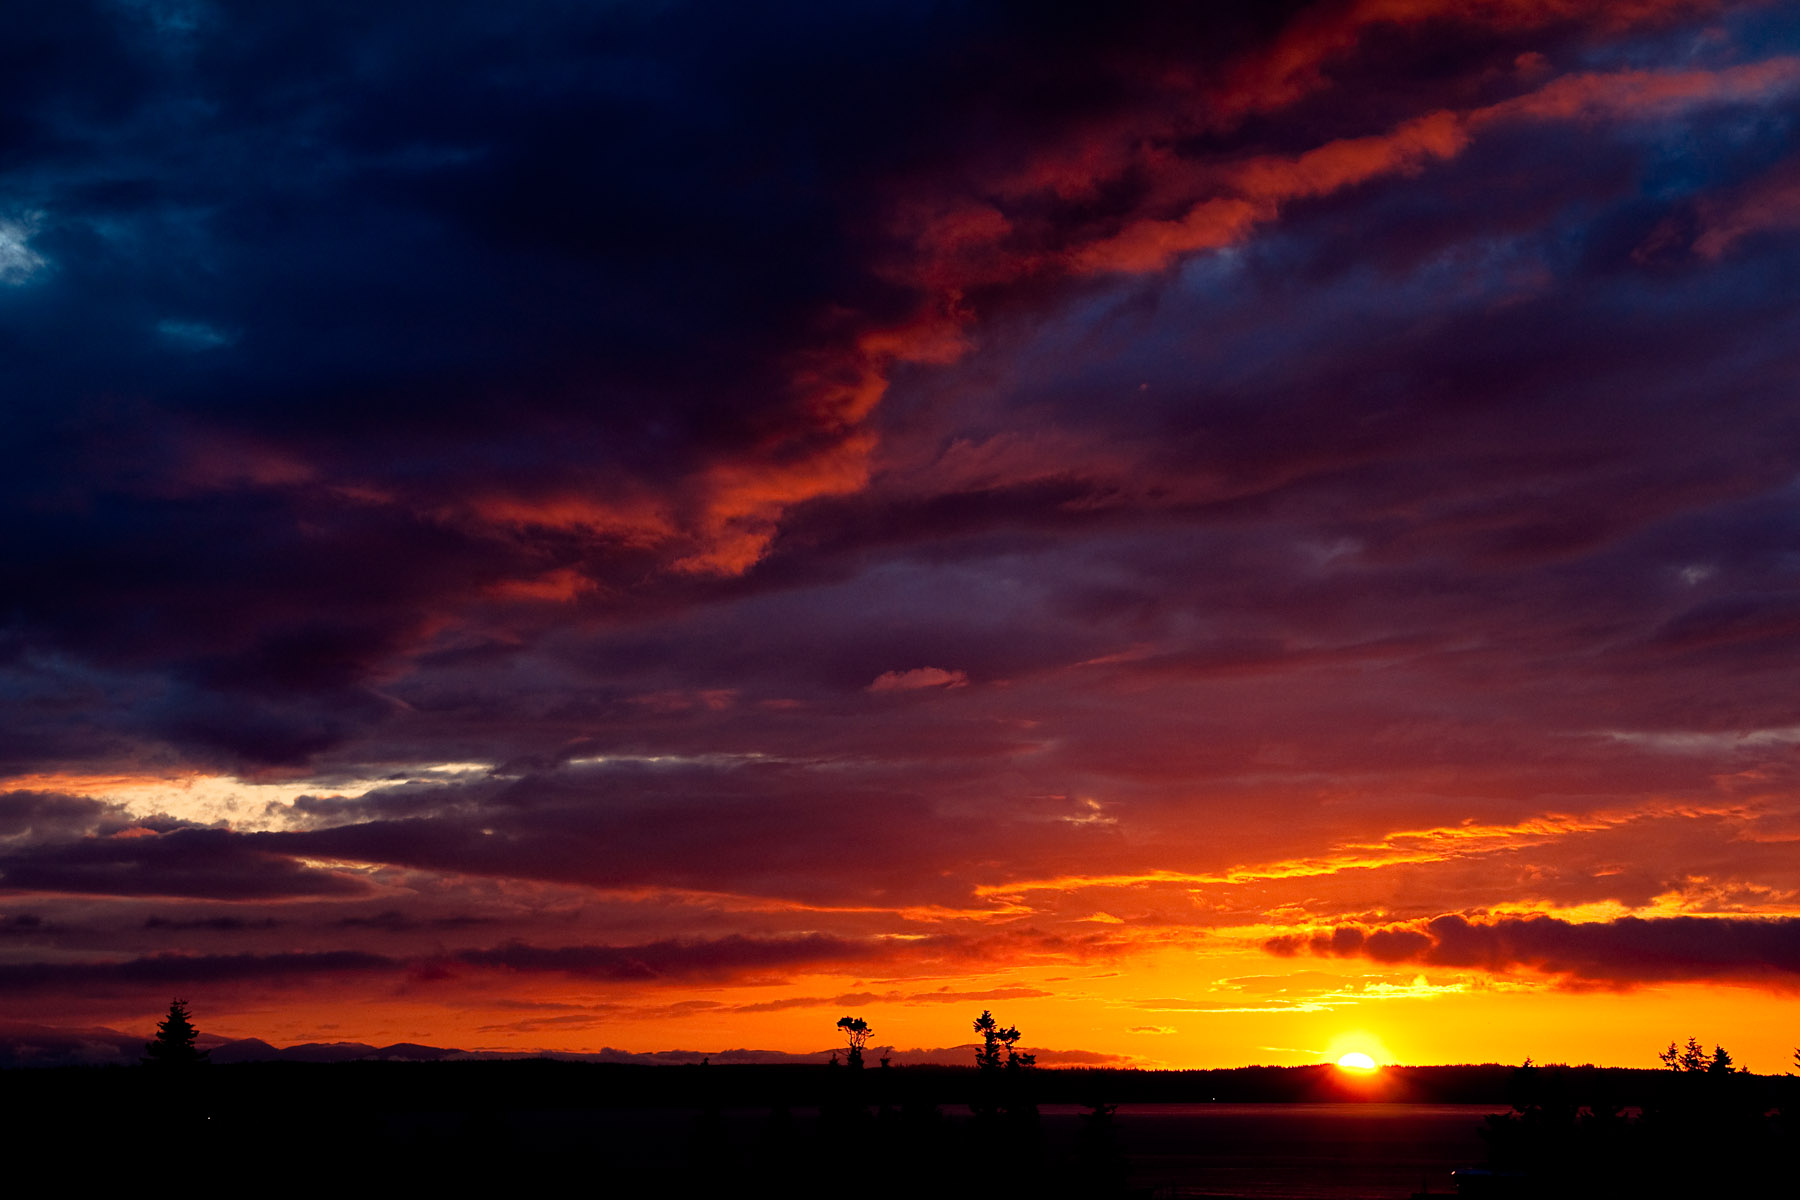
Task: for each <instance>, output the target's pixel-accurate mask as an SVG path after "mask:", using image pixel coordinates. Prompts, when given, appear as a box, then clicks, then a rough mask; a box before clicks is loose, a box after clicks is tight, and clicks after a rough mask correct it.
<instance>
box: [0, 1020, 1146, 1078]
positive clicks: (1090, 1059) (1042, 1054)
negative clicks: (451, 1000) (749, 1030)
mask: <svg viewBox="0 0 1800 1200" xmlns="http://www.w3.org/2000/svg"><path fill="white" fill-rule="evenodd" d="M146 1040H147V1038H146V1036H145V1035H140V1034H130V1033H123V1032H121V1031H119V1030H117V1029H109V1028H106V1027H105V1026H93V1027H89V1028H79V1029H75V1028H60V1027H56V1026H50V1025H32V1024H26V1023H23V1022H15V1021H0V1069H5V1068H11V1067H78V1066H89V1067H104V1066H132V1065H135V1064H136V1063H137V1062H138V1060H139V1059H140V1058H141V1057H143V1053H144V1043H145V1041H146ZM198 1045H199V1048H200V1049H202V1050H205V1051H206V1052H207V1053H208V1056H209V1057H210V1059H211V1061H213V1062H215V1063H221V1064H232V1063H247V1062H303V1063H340V1062H360V1061H369V1062H443V1061H448V1060H486V1059H509V1058H553V1059H557V1060H559V1061H563V1062H603V1063H644V1064H652V1065H667V1066H679V1065H682V1064H685V1063H698V1062H703V1061H705V1062H714V1063H719V1064H721V1065H724V1064H761V1065H776V1064H782V1063H823V1062H828V1061H830V1059H831V1058H832V1056H833V1055H834V1054H841V1053H842V1051H841V1050H815V1051H812V1052H810V1053H802V1054H796V1053H792V1052H789V1051H786V1050H750V1049H732V1050H715V1051H704V1050H653V1051H633V1050H616V1049H613V1048H612V1047H604V1048H602V1049H600V1050H596V1051H573V1050H461V1049H456V1048H454V1047H444V1046H424V1045H420V1044H419V1043H417V1042H395V1043H394V1044H392V1045H389V1046H375V1045H371V1044H370V1043H368V1042H301V1043H299V1044H298V1045H293V1046H276V1045H273V1044H271V1043H269V1042H266V1041H264V1040H263V1039H261V1038H223V1037H219V1036H218V1035H216V1034H207V1033H202V1034H201V1035H200V1037H199V1041H198ZM976 1049H977V1047H976V1046H975V1045H973V1044H970V1045H966V1046H944V1047H938V1048H934V1049H924V1048H914V1049H911V1050H896V1049H895V1048H894V1047H892V1046H871V1047H870V1048H869V1049H868V1051H867V1055H868V1059H869V1062H870V1063H871V1064H873V1063H875V1062H878V1061H879V1060H880V1059H881V1057H882V1055H884V1054H885V1055H889V1056H891V1057H892V1059H893V1061H894V1062H895V1063H896V1064H899V1065H905V1066H924V1065H932V1066H969V1065H971V1064H972V1063H973V1062H974V1061H975V1051H976ZM1036 1053H1037V1056H1038V1062H1039V1063H1041V1064H1043V1065H1045V1066H1075V1067H1111V1066H1127V1065H1130V1064H1129V1063H1128V1062H1127V1061H1125V1060H1123V1059H1121V1058H1120V1057H1118V1056H1116V1055H1109V1054H1099V1053H1095V1052H1093V1051H1088V1050H1045V1049H1041V1048H1040V1049H1038V1050H1037V1051H1036Z"/></svg>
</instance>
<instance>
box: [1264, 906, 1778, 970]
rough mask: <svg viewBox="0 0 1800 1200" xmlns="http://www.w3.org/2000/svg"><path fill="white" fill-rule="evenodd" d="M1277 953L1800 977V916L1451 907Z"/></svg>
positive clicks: (1313, 939) (1298, 939)
mask: <svg viewBox="0 0 1800 1200" xmlns="http://www.w3.org/2000/svg"><path fill="white" fill-rule="evenodd" d="M1267 947H1268V949H1269V950H1271V951H1272V952H1274V953H1276V954H1280V955H1294V954H1300V953H1311V954H1320V955H1328V956H1334V957H1339V958H1349V957H1363V958H1370V959H1374V960H1375V961H1376V962H1384V963H1399V962H1412V963H1422V964H1426V965H1430V966H1440V967H1473V968H1479V969H1482V970H1488V971H1500V972H1510V971H1518V970H1527V971H1534V972H1539V973H1542V974H1547V975H1554V976H1560V977H1562V978H1563V979H1564V980H1566V981H1568V982H1570V983H1586V984H1592V983H1600V984H1611V985H1616V986H1622V987H1630V986H1633V985H1636V984H1643V983H1661V982H1669V981H1672V980H1702V979H1725V980H1752V981H1760V982H1775V983H1778V984H1781V985H1782V986H1786V987H1793V986H1795V985H1796V981H1800V920H1797V919H1795V918H1791V917H1787V918H1766V919H1759V918H1744V917H1657V918H1649V919H1646V918H1642V917H1621V918H1619V919H1617V920H1613V921H1595V922H1588V923H1576V922H1572V921H1565V920H1562V919H1559V918H1556V917H1548V916H1529V917H1502V918H1498V919H1491V920H1475V921H1471V920H1469V919H1467V918H1465V917H1460V916H1456V915H1454V914H1452V915H1448V916H1442V917H1437V918H1434V919H1433V920H1430V921H1426V922H1424V923H1422V924H1420V925H1417V926H1389V927H1378V928H1374V929H1364V928H1362V927H1359V926H1339V927H1338V928H1336V929H1334V930H1332V931H1330V932H1329V933H1318V934H1312V935H1301V934H1296V935H1291V936H1282V937H1277V938H1274V939H1271V940H1270V941H1269V942H1268V943H1267Z"/></svg>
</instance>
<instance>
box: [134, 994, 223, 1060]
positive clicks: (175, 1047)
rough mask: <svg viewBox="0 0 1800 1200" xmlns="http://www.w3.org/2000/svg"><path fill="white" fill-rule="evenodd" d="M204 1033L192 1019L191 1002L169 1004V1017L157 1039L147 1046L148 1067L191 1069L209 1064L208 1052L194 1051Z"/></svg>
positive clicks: (164, 1019) (172, 1001)
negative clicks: (185, 1067)
mask: <svg viewBox="0 0 1800 1200" xmlns="http://www.w3.org/2000/svg"><path fill="white" fill-rule="evenodd" d="M199 1036H200V1031H199V1030H197V1029H195V1028H194V1023H193V1021H191V1020H189V1019H188V1010H187V1001H186V1000H171V1001H169V1015H168V1016H166V1017H164V1018H163V1019H162V1021H161V1022H160V1023H159V1024H158V1025H157V1026H156V1037H155V1038H153V1039H152V1040H150V1041H148V1042H146V1043H144V1065H145V1066H164V1067H174V1066H191V1065H193V1064H195V1063H203V1062H205V1061H206V1056H207V1053H208V1052H207V1051H205V1050H199V1049H196V1048H195V1047H194V1040H195V1039H196V1038H198V1037H199Z"/></svg>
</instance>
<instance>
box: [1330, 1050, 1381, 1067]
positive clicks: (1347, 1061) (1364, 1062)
mask: <svg viewBox="0 0 1800 1200" xmlns="http://www.w3.org/2000/svg"><path fill="white" fill-rule="evenodd" d="M1337 1065H1338V1066H1340V1067H1342V1068H1344V1070H1346V1071H1373V1070H1374V1069H1375V1060H1374V1059H1372V1058H1370V1057H1369V1056H1368V1055H1366V1054H1364V1053H1363V1052H1362V1051H1360V1050H1352V1051H1351V1052H1350V1053H1348V1054H1346V1055H1344V1056H1343V1057H1341V1058H1339V1059H1338V1060H1337Z"/></svg>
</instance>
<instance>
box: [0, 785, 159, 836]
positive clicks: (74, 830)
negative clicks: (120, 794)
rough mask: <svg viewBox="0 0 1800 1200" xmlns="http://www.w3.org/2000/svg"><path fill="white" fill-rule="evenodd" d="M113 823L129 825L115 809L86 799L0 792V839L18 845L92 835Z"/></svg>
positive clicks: (51, 793) (50, 794)
mask: <svg viewBox="0 0 1800 1200" xmlns="http://www.w3.org/2000/svg"><path fill="white" fill-rule="evenodd" d="M108 818H111V819H112V823H113V824H114V825H115V826H123V825H125V824H128V823H129V821H128V819H127V818H125V816H124V814H123V812H121V810H120V809H119V807H118V806H117V805H113V804H107V803H105V802H104V801H100V800H95V799H92V798H90V797H87V796H67V795H62V794H59V793H56V792H24V791H21V792H0V839H4V840H5V841H7V842H11V843H14V844H18V843H19V842H44V841H52V840H63V839H67V838H69V837H72V836H79V835H81V834H84V833H89V832H92V831H93V830H94V829H96V828H97V827H99V826H101V825H102V824H103V823H105V822H106V821H107V819H108Z"/></svg>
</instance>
